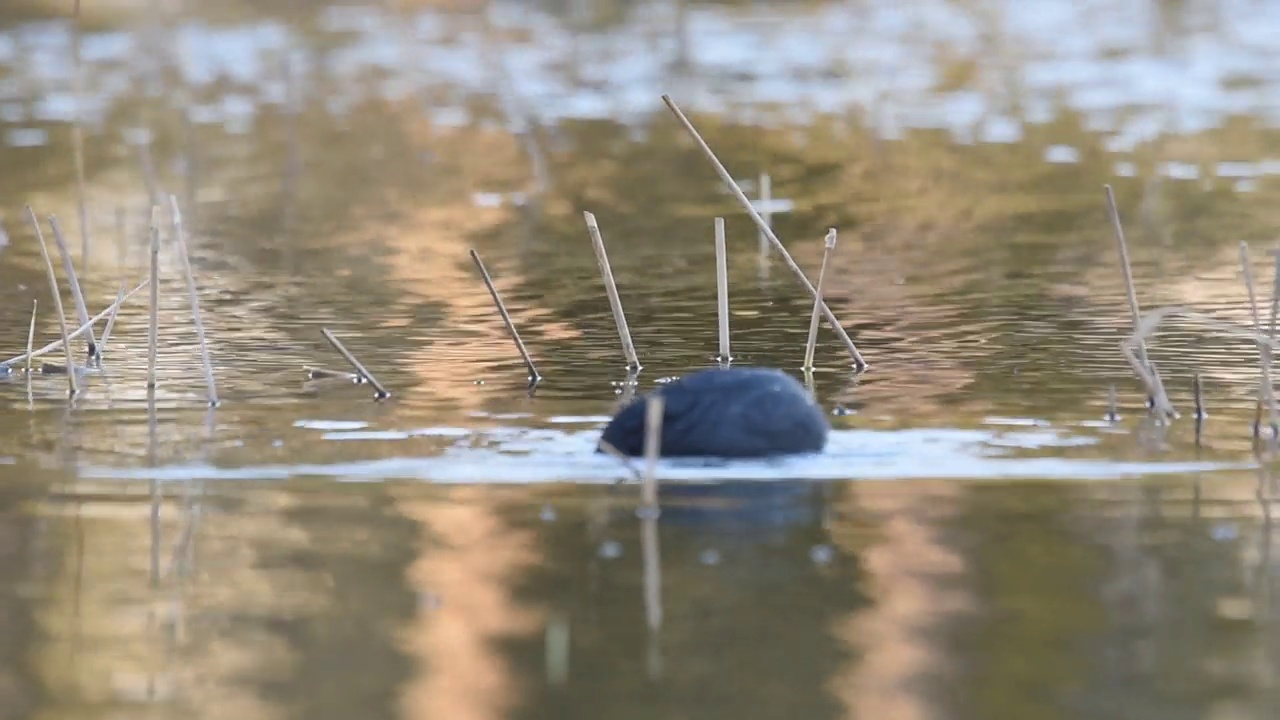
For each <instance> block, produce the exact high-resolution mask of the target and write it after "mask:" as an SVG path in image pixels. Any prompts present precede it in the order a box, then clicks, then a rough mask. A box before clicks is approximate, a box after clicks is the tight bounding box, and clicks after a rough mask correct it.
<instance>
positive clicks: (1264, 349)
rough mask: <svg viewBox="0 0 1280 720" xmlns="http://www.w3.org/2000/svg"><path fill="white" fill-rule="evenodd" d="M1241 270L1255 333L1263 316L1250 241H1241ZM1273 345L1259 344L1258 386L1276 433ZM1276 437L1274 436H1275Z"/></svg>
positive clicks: (1278, 425)
mask: <svg viewBox="0 0 1280 720" xmlns="http://www.w3.org/2000/svg"><path fill="white" fill-rule="evenodd" d="M1240 270H1241V272H1242V273H1243V274H1244V286H1245V290H1246V291H1247V292H1248V293H1249V313H1250V315H1251V316H1252V317H1253V331H1254V333H1257V334H1261V333H1262V318H1261V316H1260V315H1259V314H1258V295H1257V292H1256V290H1255V289H1254V283H1253V266H1252V264H1251V263H1250V262H1249V243H1247V242H1241V243H1240ZM1271 356H1272V349H1271V345H1269V344H1267V345H1263V344H1261V343H1259V344H1258V371H1259V374H1260V382H1261V386H1260V387H1259V388H1258V391H1259V395H1258V402H1259V403H1260V404H1262V405H1265V406H1266V408H1267V418H1268V422H1269V423H1270V425H1271V428H1272V431H1271V432H1272V435H1273V436H1274V435H1275V432H1276V429H1277V428H1280V412H1278V411H1277V408H1276V400H1275V389H1274V388H1273V387H1272V385H1271ZM1260 431H1261V430H1260V428H1259V427H1257V426H1255V427H1254V434H1255V435H1257V434H1258V433H1259V432H1260ZM1273 439H1274V437H1273Z"/></svg>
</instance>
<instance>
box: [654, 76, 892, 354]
mask: <svg viewBox="0 0 1280 720" xmlns="http://www.w3.org/2000/svg"><path fill="white" fill-rule="evenodd" d="M662 101H663V102H664V103H666V105H667V108H668V109H670V110H671V112H672V114H674V115H675V116H676V119H677V120H679V121H680V124H681V126H683V127H684V129H685V131H686V132H688V133H689V135H690V137H692V138H693V140H694V142H695V143H696V144H697V145H698V147H699V149H701V150H702V153H703V155H705V156H706V158H707V160H708V161H710V162H711V165H712V166H713V167H714V168H715V170H716V173H717V174H718V175H719V176H720V179H721V180H722V181H723V182H724V184H725V185H726V186H727V187H728V188H729V191H730V192H731V193H732V194H733V196H734V197H735V198H736V199H737V200H738V204H740V205H741V206H742V209H743V210H746V211H747V215H749V216H750V217H751V219H752V221H754V222H755V224H756V228H757V229H759V231H760V232H761V233H763V234H764V236H765V237H766V238H767V239H768V240H769V243H770V244H771V245H772V246H773V248H774V249H775V250H777V251H778V254H779V255H781V256H782V260H783V261H784V262H785V263H786V264H787V267H789V268H791V272H793V273H795V276H796V277H797V278H798V279H799V280H800V282H801V283H802V284H803V285H804V286H805V289H806V290H808V291H809V296H810V297H813V298H815V299H816V298H817V295H818V290H817V288H815V287H814V286H813V283H810V282H809V278H807V277H805V275H804V271H803V270H801V269H800V266H799V265H797V264H796V261H795V259H794V258H792V257H791V253H789V252H787V249H786V248H785V247H783V245H782V241H781V240H779V239H778V236H777V235H776V234H774V232H773V228H771V227H769V225H768V223H766V222H765V221H764V218H762V217H761V216H760V213H759V212H757V211H756V209H755V206H753V205H752V204H751V200H750V199H748V198H747V195H746V193H744V192H742V188H741V187H739V186H738V183H737V181H736V180H734V179H733V175H730V174H729V171H728V170H726V169H725V166H724V164H723V163H721V162H720V160H719V158H717V157H716V155H715V153H714V152H712V151H711V147H710V146H708V145H707V143H706V141H705V140H703V139H702V136H701V135H700V134H698V130H697V128H695V127H694V126H693V123H691V122H689V118H687V117H685V115H684V113H683V112H681V110H680V108H679V106H677V105H676V103H675V101H674V100H672V99H671V96H670V95H663V96H662ZM822 315H823V317H825V318H826V319H827V322H829V323H831V328H832V329H833V330H835V331H836V334H837V335H839V336H840V339H841V340H842V341H843V342H844V344H845V346H846V347H847V348H848V349H849V354H850V355H852V356H853V361H854V364H855V366H856V367H857V369H858V371H859V372H861V371H864V370H866V369H867V367H868V365H867V361H866V360H864V359H863V357H862V353H860V352H858V347H857V346H856V345H854V343H853V338H851V337H849V333H847V332H845V329H844V326H843V325H841V324H840V320H839V318H837V317H836V316H835V313H833V312H831V308H830V307H829V306H828V305H827V304H826V303H825V302H823V303H822Z"/></svg>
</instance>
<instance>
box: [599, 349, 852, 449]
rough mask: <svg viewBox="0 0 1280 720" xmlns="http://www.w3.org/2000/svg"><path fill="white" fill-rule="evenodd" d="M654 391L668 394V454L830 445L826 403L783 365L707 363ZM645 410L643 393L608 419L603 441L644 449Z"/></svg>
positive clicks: (665, 413)
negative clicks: (709, 365)
mask: <svg viewBox="0 0 1280 720" xmlns="http://www.w3.org/2000/svg"><path fill="white" fill-rule="evenodd" d="M652 393H657V394H660V395H662V397H663V398H664V400H665V405H664V410H663V414H662V447H661V454H662V455H663V456H664V457H721V458H763V457H775V456H779V455H793V454H800V453H816V452H821V451H822V450H823V448H824V447H826V443H827V433H828V431H829V429H830V428H829V426H828V425H827V418H826V416H825V415H824V414H823V412H822V408H821V407H819V406H818V403H817V401H815V400H814V398H813V396H812V395H811V394H810V393H809V391H808V390H807V389H806V388H805V387H804V385H802V384H800V382H799V381H797V380H796V379H795V378H793V377H791V376H790V375H788V374H786V373H785V372H783V371H781V370H776V369H773V368H709V369H706V370H699V371H698V372H695V373H692V374H690V375H686V376H684V377H682V378H680V379H678V380H675V381H673V382H671V383H668V384H666V385H663V386H662V387H659V388H656V389H655V390H653V391H652ZM652 393H651V394H652ZM644 416H645V398H643V397H642V398H637V399H636V400H634V401H632V402H631V403H630V404H628V405H627V406H626V407H623V408H622V409H621V410H619V411H618V413H617V414H616V415H614V417H613V419H612V420H610V421H609V424H608V425H607V426H606V427H605V429H604V432H603V433H602V434H601V436H600V441H601V445H603V444H604V443H608V444H609V445H611V446H613V447H614V448H616V449H617V450H618V451H619V452H621V453H622V454H624V455H627V456H631V457H637V456H640V455H643V454H644V436H645V427H644V425H645V422H644V421H645V417H644ZM600 450H603V448H600V449H598V450H597V452H599V451H600Z"/></svg>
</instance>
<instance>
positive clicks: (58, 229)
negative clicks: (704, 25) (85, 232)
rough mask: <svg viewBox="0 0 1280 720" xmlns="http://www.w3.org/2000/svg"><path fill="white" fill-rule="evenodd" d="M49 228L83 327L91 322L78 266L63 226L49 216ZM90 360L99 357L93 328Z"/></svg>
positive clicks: (77, 316) (91, 329)
mask: <svg viewBox="0 0 1280 720" xmlns="http://www.w3.org/2000/svg"><path fill="white" fill-rule="evenodd" d="M49 227H50V228H52V229H53V242H54V244H55V245H57V246H58V254H59V255H61V256H62V269H63V270H64V271H65V272H66V273H67V282H68V283H69V284H70V285H71V299H72V300H74V301H75V304H76V319H77V320H79V321H80V324H81V325H84V324H86V323H88V322H89V308H88V307H86V306H85V304H84V293H83V292H82V291H81V289H80V278H79V277H78V276H77V275H76V265H75V263H74V262H72V261H71V252H70V251H69V250H68V249H67V240H66V237H65V236H64V235H63V234H62V226H61V225H60V224H59V223H58V218H57V217H55V216H53V215H50V216H49ZM88 356H89V359H88V362H89V363H92V362H93V361H94V360H95V359H97V357H98V343H97V341H96V340H95V339H94V337H93V327H92V326H90V327H89V353H88Z"/></svg>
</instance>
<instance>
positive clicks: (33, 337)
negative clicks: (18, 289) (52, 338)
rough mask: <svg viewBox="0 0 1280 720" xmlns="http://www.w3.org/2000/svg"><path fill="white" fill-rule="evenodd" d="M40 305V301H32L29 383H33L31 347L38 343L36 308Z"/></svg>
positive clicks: (29, 333)
mask: <svg viewBox="0 0 1280 720" xmlns="http://www.w3.org/2000/svg"><path fill="white" fill-rule="evenodd" d="M39 304H40V301H39V300H37V299H34V298H33V299H32V300H31V326H30V327H28V328H27V382H28V383H29V382H31V347H32V346H33V345H35V341H36V308H37V307H38V306H39Z"/></svg>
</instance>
